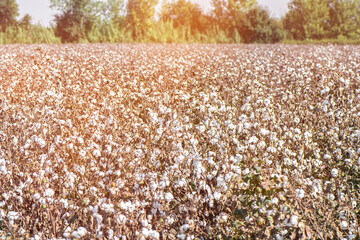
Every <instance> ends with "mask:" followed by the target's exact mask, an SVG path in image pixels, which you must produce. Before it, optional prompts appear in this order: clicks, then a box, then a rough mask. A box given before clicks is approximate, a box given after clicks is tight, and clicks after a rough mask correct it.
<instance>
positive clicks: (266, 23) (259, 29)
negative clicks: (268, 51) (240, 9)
mask: <svg viewBox="0 0 360 240" xmlns="http://www.w3.org/2000/svg"><path fill="white" fill-rule="evenodd" d="M238 30H239V32H240V33H241V37H242V39H243V41H244V42H245V43H251V42H257V43H274V42H278V41H280V40H281V34H280V32H281V29H280V27H279V24H278V23H277V22H276V20H275V19H272V18H271V17H270V14H269V11H268V10H267V9H264V8H262V7H260V6H257V7H253V8H252V9H250V10H249V11H248V13H247V14H246V17H245V19H244V20H243V22H242V25H241V26H240V28H239V29H238Z"/></svg>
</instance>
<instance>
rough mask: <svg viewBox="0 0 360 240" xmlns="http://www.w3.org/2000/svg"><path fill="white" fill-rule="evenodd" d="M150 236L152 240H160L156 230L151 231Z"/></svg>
mask: <svg viewBox="0 0 360 240" xmlns="http://www.w3.org/2000/svg"><path fill="white" fill-rule="evenodd" d="M148 236H149V238H150V239H154V240H158V239H160V234H159V233H158V232H157V231H155V230H150V231H149V235H148Z"/></svg>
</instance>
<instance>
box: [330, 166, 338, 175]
mask: <svg viewBox="0 0 360 240" xmlns="http://www.w3.org/2000/svg"><path fill="white" fill-rule="evenodd" d="M338 175H339V170H337V169H336V168H333V169H332V170H331V176H333V177H337V176H338Z"/></svg>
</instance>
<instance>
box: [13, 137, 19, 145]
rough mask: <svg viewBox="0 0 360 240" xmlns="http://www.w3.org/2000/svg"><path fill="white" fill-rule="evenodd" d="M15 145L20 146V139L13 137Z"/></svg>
mask: <svg viewBox="0 0 360 240" xmlns="http://www.w3.org/2000/svg"><path fill="white" fill-rule="evenodd" d="M13 144H14V145H17V144H18V139H17V137H15V136H14V137H13Z"/></svg>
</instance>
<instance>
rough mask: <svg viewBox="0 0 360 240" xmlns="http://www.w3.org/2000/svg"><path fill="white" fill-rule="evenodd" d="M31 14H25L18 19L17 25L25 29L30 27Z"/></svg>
mask: <svg viewBox="0 0 360 240" xmlns="http://www.w3.org/2000/svg"><path fill="white" fill-rule="evenodd" d="M31 20H32V19H31V16H30V15H29V14H25V15H24V16H23V17H22V18H21V19H20V21H19V25H20V26H21V27H23V28H25V29H29V28H30V27H31Z"/></svg>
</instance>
